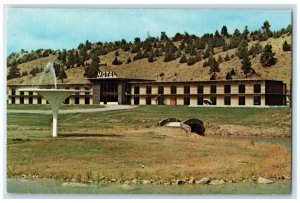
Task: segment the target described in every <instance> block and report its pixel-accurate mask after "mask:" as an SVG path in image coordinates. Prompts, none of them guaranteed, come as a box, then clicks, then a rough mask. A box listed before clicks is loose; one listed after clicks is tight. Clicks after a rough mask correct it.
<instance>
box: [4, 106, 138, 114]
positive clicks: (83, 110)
mask: <svg viewBox="0 0 300 203" xmlns="http://www.w3.org/2000/svg"><path fill="white" fill-rule="evenodd" d="M136 107H137V106H129V105H106V106H104V108H93V109H70V110H60V111H59V114H68V113H94V112H101V111H115V110H126V109H133V108H136ZM7 113H36V114H52V110H7Z"/></svg>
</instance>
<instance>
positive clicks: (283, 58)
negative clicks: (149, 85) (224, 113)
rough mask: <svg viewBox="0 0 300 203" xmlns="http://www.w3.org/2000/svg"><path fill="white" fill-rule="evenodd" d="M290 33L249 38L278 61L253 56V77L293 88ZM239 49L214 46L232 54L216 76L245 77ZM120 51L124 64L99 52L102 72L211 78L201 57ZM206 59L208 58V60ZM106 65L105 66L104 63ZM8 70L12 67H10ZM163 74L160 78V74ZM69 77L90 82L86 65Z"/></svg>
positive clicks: (31, 80)
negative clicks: (190, 61)
mask: <svg viewBox="0 0 300 203" xmlns="http://www.w3.org/2000/svg"><path fill="white" fill-rule="evenodd" d="M291 40H292V39H291V35H287V34H284V35H282V36H281V37H279V38H269V39H267V40H266V41H250V42H249V43H248V48H250V47H251V46H252V44H254V43H260V44H261V45H262V46H263V47H264V46H265V45H266V44H267V43H269V44H271V45H272V49H273V52H275V57H276V58H277V63H276V64H275V65H273V66H271V67H268V68H265V67H263V66H262V65H261V63H260V54H259V55H257V56H256V57H251V63H252V67H253V68H254V69H255V71H256V74H254V75H252V76H250V78H252V79H272V80H282V81H284V82H285V83H286V84H287V89H288V90H289V89H290V81H291V70H292V54H291V51H287V52H284V51H283V50H282V45H283V43H284V41H287V42H288V44H291ZM174 44H175V46H178V42H174ZM236 50H237V49H236V48H234V49H230V50H228V51H222V48H221V47H219V48H214V55H213V57H214V58H216V59H218V57H219V55H220V56H221V57H222V58H223V59H224V57H225V56H226V54H228V55H229V56H233V58H231V59H230V60H229V61H226V62H225V61H224V62H222V63H220V64H219V67H220V72H219V73H217V79H225V77H226V74H227V72H228V71H230V70H232V69H234V70H235V72H236V73H237V74H236V75H235V76H233V79H240V78H245V77H246V76H245V75H244V74H243V72H242V70H241V60H240V59H239V58H238V57H237V56H236V55H235V53H236ZM117 51H118V53H119V56H118V59H119V60H120V61H122V62H123V64H121V65H112V61H113V60H114V58H115V51H111V52H109V53H107V54H105V55H100V64H102V66H100V70H101V71H115V72H116V74H117V75H118V77H130V78H145V79H157V78H158V79H159V80H164V81H190V80H194V81H195V80H209V79H210V77H211V73H210V69H209V67H205V68H204V67H203V63H204V61H205V60H201V61H199V62H197V63H195V64H194V65H191V66H188V65H187V64H186V63H179V59H180V58H177V59H175V60H172V61H170V62H164V56H159V57H156V60H155V61H154V62H152V63H149V62H148V59H147V58H143V59H140V60H135V61H132V62H131V63H129V64H127V63H126V61H127V59H128V58H129V57H130V58H131V59H132V58H133V57H134V55H136V54H135V53H131V52H130V51H124V50H123V49H118V50H117ZM57 57H58V54H57V53H53V54H50V55H49V56H47V57H43V58H38V59H35V60H32V61H28V62H25V63H21V64H19V65H18V68H19V69H20V73H21V74H22V73H23V72H25V71H27V72H28V73H29V72H30V71H31V70H32V69H33V68H34V67H44V66H45V65H46V64H47V63H48V62H53V63H60V61H59V60H58V59H57ZM206 61H207V60H206ZM103 64H106V65H103ZM7 72H9V68H8V70H7ZM161 73H163V74H162V75H164V76H163V77H158V75H160V74H161ZM66 74H67V79H65V80H64V83H88V82H89V81H88V80H86V79H85V77H84V76H83V74H84V67H83V66H79V67H73V68H69V69H67V70H66ZM41 75H42V73H38V74H36V76H32V75H27V76H23V77H19V78H15V79H11V80H8V81H7V84H29V85H34V84H38V82H39V80H40V77H41ZM51 82H52V78H51V77H50V76H46V77H45V79H44V80H43V83H51Z"/></svg>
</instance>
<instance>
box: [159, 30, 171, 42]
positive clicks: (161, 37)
mask: <svg viewBox="0 0 300 203" xmlns="http://www.w3.org/2000/svg"><path fill="white" fill-rule="evenodd" d="M160 40H163V41H164V40H169V38H168V36H167V34H166V32H161V34H160Z"/></svg>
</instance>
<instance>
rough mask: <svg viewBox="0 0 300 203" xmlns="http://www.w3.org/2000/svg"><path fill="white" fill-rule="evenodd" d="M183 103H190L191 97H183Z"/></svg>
mask: <svg viewBox="0 0 300 203" xmlns="http://www.w3.org/2000/svg"><path fill="white" fill-rule="evenodd" d="M183 104H184V105H190V97H184V98H183Z"/></svg>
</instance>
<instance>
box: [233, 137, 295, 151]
mask: <svg viewBox="0 0 300 203" xmlns="http://www.w3.org/2000/svg"><path fill="white" fill-rule="evenodd" d="M234 138H235V139H240V140H249V141H254V142H266V143H271V144H279V145H282V146H284V147H286V148H288V149H291V146H292V142H291V138H289V137H240V136H237V137H234Z"/></svg>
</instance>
